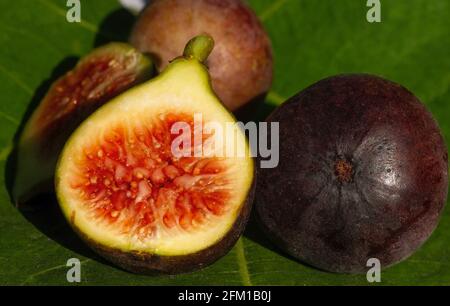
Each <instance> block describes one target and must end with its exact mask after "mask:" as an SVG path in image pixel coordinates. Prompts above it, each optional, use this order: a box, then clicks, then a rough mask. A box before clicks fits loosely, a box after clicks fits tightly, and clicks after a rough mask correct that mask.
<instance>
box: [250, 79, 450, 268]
mask: <svg viewBox="0 0 450 306" xmlns="http://www.w3.org/2000/svg"><path fill="white" fill-rule="evenodd" d="M268 121H270V122H279V123H280V135H279V137H280V162H279V166H278V167H277V168H275V169H261V170H260V171H259V172H258V186H257V195H258V196H257V201H256V203H257V204H256V210H257V215H258V219H259V220H260V223H261V225H262V227H263V229H264V230H265V232H267V234H268V236H269V237H271V238H272V240H273V241H275V243H276V244H277V245H278V246H279V247H280V248H282V249H283V250H285V251H286V252H288V253H289V254H291V255H292V256H294V257H296V258H298V259H300V260H301V261H304V262H306V263H308V264H311V265H313V266H316V267H318V268H320V269H324V270H328V271H332V272H343V273H360V272H365V271H367V270H368V269H369V268H367V266H366V264H367V261H368V259H370V258H377V259H379V260H380V263H381V266H382V267H383V268H384V267H388V266H390V265H393V264H395V263H397V262H399V261H401V260H403V259H405V258H406V257H408V256H409V255H411V254H412V253H413V252H414V251H415V250H417V249H418V248H419V247H420V246H421V245H422V244H423V243H424V241H425V240H426V239H427V238H428V237H429V236H430V235H431V233H432V232H433V230H434V229H435V227H436V226H437V224H438V220H439V216H440V215H441V212H442V210H443V207H444V203H445V201H446V197H447V186H448V173H447V168H448V165H447V151H446V146H445V145H444V141H443V138H442V135H441V134H440V131H439V128H438V126H437V124H436V122H435V121H434V120H433V118H432V116H431V114H430V113H429V112H428V111H427V110H426V109H425V107H424V106H423V105H422V104H421V102H420V101H419V100H418V99H417V98H416V97H414V96H413V94H411V93H410V92H409V91H407V90H406V89H405V88H403V87H401V86H399V85H397V84H394V83H391V82H389V81H386V80H383V79H381V78H378V77H374V76H369V75H341V76H336V77H332V78H328V79H325V80H322V81H320V82H318V83H317V84H315V85H313V86H311V87H309V88H308V89H306V90H304V91H303V92H301V93H299V94H298V95H296V96H294V97H293V98H291V99H290V100H289V101H287V102H286V103H285V104H283V105H282V106H280V107H279V108H278V109H277V110H275V111H274V113H273V114H272V115H271V116H270V117H269V118H268ZM280 195H283V196H280Z"/></svg>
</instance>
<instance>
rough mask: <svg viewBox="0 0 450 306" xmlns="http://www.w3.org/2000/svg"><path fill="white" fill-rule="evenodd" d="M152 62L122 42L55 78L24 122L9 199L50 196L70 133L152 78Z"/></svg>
mask: <svg viewBox="0 0 450 306" xmlns="http://www.w3.org/2000/svg"><path fill="white" fill-rule="evenodd" d="M151 72H152V65H151V62H150V61H149V60H148V59H147V58H146V57H144V56H143V55H142V54H141V53H139V52H138V51H137V50H135V49H134V48H132V47H131V46H129V45H127V44H123V43H110V44H108V45H106V46H103V47H100V48H98V49H96V50H94V51H93V52H92V53H90V54H89V55H87V56H85V57H84V58H83V59H81V60H80V62H79V63H78V64H77V66H76V67H75V68H74V69H73V70H72V71H70V72H68V73H67V74H66V75H64V76H63V77H61V78H60V79H58V80H57V81H56V82H55V83H54V84H53V85H52V86H51V88H50V90H49V92H48V93H47V95H46V96H45V98H44V99H43V100H42V102H41V103H40V104H39V106H38V107H37V109H36V110H35V111H34V113H33V114H32V116H31V118H30V120H29V121H28V122H27V124H26V126H25V128H24V130H23V133H22V135H21V138H20V141H19V147H18V165H17V174H16V178H15V183H14V190H13V196H14V198H15V200H16V202H19V203H21V202H24V201H26V200H28V199H29V198H31V197H32V196H34V195H36V194H38V193H41V192H48V191H51V188H52V186H53V184H52V181H53V175H54V172H55V166H56V162H57V159H58V156H59V154H60V152H61V150H62V147H63V146H64V143H65V142H66V140H67V139H68V138H69V136H70V134H71V133H72V132H73V131H74V129H75V128H76V127H77V126H78V125H79V124H80V123H81V122H82V121H83V119H85V118H86V117H87V116H88V115H89V114H91V113H92V112H93V111H94V110H95V109H97V108H98V107H99V106H100V105H102V104H103V103H105V102H106V101H108V100H109V99H111V98H112V97H114V96H116V95H118V94H120V93H121V92H123V91H125V90H126V89H128V88H130V87H132V86H133V85H136V84H138V83H140V82H142V81H144V80H146V79H147V78H149V77H150V76H151Z"/></svg>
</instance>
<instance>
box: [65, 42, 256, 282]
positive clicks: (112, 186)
mask: <svg viewBox="0 0 450 306" xmlns="http://www.w3.org/2000/svg"><path fill="white" fill-rule="evenodd" d="M212 44H213V43H212V39H211V38H210V37H208V36H200V37H196V38H195V39H193V40H192V41H191V42H190V43H189V44H188V46H187V47H186V51H185V54H184V57H181V58H178V59H176V60H174V61H173V62H172V63H171V64H170V65H169V67H168V68H167V69H166V70H165V71H164V72H163V73H162V74H161V75H159V76H158V77H156V78H154V79H152V80H151V81H148V82H147V83H145V84H143V85H140V86H138V87H135V88H133V89H131V90H129V91H127V92H126V93H125V94H123V95H121V96H119V97H117V98H115V99H114V100H112V101H111V102H109V103H108V104H106V105H104V106H103V107H101V108H100V109H99V110H98V111H97V112H95V113H94V114H93V115H92V116H90V117H89V118H88V119H87V120H86V121H85V122H84V123H83V124H82V125H81V126H80V127H79V128H78V129H77V130H76V131H75V133H74V134H73V135H72V136H71V138H70V139H69V141H68V142H67V144H66V146H65V148H64V150H63V153H62V155H61V158H60V161H59V164H58V167H57V172H56V190H57V197H58V200H59V203H60V206H61V208H62V210H63V212H64V214H65V216H66V218H67V219H68V221H69V222H70V224H71V226H72V227H73V228H74V229H75V231H76V232H77V233H78V234H79V235H80V236H81V237H82V238H83V239H84V240H85V241H86V242H87V243H88V244H89V245H90V246H91V247H92V248H93V249H94V250H95V251H96V252H98V253H99V254H100V255H102V256H104V257H105V258H107V259H108V260H110V261H111V262H113V263H115V264H117V265H118V266H120V267H122V268H124V269H126V270H129V271H132V272H135V273H144V274H148V273H153V272H155V271H159V272H165V273H179V272H186V271H192V270H195V269H199V268H201V267H204V266H206V265H208V264H211V263H212V262H214V261H216V260H217V259H218V258H220V257H221V256H223V255H224V254H226V253H227V252H228V251H229V250H230V249H231V247H232V246H233V245H234V243H235V242H236V241H237V239H238V238H239V236H240V235H241V233H242V231H243V229H244V226H245V224H246V222H247V219H248V215H249V212H250V208H251V203H252V199H253V186H254V165H253V160H252V158H251V157H249V155H248V154H245V155H235V154H232V155H229V154H225V155H220V154H214V152H219V151H216V150H219V149H220V148H221V147H222V148H223V147H224V146H227V149H231V150H230V151H234V150H244V151H248V150H249V146H248V142H247V140H246V138H245V135H244V133H243V132H242V131H241V130H238V129H226V128H225V126H226V125H227V124H229V123H234V122H235V119H234V118H233V116H232V115H231V114H230V113H229V112H228V111H227V110H226V109H225V108H224V107H223V106H222V104H221V103H220V101H219V100H218V98H217V97H216V96H215V94H214V92H213V91H212V89H211V86H210V82H209V76H208V71H207V69H206V68H205V66H203V65H202V64H201V62H202V61H203V60H205V59H206V57H207V55H208V54H209V52H210V51H211V50H212ZM199 116H200V117H201V118H202V121H199V120H198V119H197V118H198V117H199ZM208 123H214V124H215V125H219V126H221V127H223V131H224V134H222V136H220V135H219V132H218V130H214V131H212V132H211V131H210V132H208V133H206V132H205V131H206V129H205V131H201V129H203V127H206V125H207V124H208ZM177 124H184V126H185V127H187V126H188V127H192V128H189V129H188V130H187V132H186V131H185V133H179V132H176V131H177V127H176V125H177ZM174 131H175V133H174ZM216 132H217V133H216ZM180 137H181V138H180ZM196 137H199V139H202V142H201V143H200V144H199V143H198V142H195V141H194V140H193V142H192V143H193V144H194V145H192V146H189V147H188V146H183V150H184V151H183V152H184V155H183V156H180V155H178V154H176V151H174V148H176V147H178V146H177V145H175V144H176V143H177V142H176V141H177V139H178V140H179V139H185V140H186V139H189V140H191V139H195V138H196ZM218 139H221V140H225V141H222V142H219V141H218ZM228 140H233V141H228ZM199 146H200V147H201V148H202V149H203V150H204V151H203V153H204V154H193V153H195V152H198V149H199ZM208 148H209V149H210V150H205V149H208ZM186 149H187V150H186ZM206 151H208V152H210V154H207V153H206ZM230 151H228V152H230ZM186 153H188V154H186ZM191 153H192V154H191Z"/></svg>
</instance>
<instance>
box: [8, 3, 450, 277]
mask: <svg viewBox="0 0 450 306" xmlns="http://www.w3.org/2000/svg"><path fill="white" fill-rule="evenodd" d="M66 2H67V1H65V0H35V1H29V0H15V1H1V2H0V46H1V48H0V93H1V94H2V98H1V103H0V170H1V173H2V175H1V176H0V233H1V239H0V285H21V284H23V285H71V283H68V281H67V278H66V274H67V272H68V270H69V268H70V267H68V266H67V265H66V264H67V261H68V260H69V259H70V258H78V259H79V260H80V262H81V284H82V285H97V284H98V285H368V284H369V283H368V281H367V279H366V275H338V274H331V273H327V272H323V271H319V270H317V269H314V268H312V267H309V266H306V265H303V264H301V263H299V262H297V261H295V260H293V259H292V258H290V257H289V256H286V255H284V254H283V253H282V252H280V251H279V250H278V249H277V248H275V247H274V246H273V245H272V244H271V243H270V242H269V241H267V239H266V238H265V237H264V236H263V235H262V234H261V232H260V231H259V230H258V228H257V227H256V226H255V225H254V224H253V222H251V223H250V225H249V226H248V229H247V231H246V234H245V235H244V237H242V238H241V239H240V240H239V242H238V243H237V245H236V246H235V247H234V249H233V250H232V251H231V252H230V253H229V254H228V255H227V256H225V257H224V258H222V259H221V260H219V261H218V262H217V263H215V264H214V265H212V266H210V267H208V268H206V269H204V270H202V271H198V272H194V273H190V274H183V275H177V276H155V277H149V276H140V275H133V274H130V273H127V272H125V271H122V270H120V269H118V268H116V267H114V266H112V265H110V264H108V263H107V262H105V261H104V260H102V259H100V258H99V257H97V256H96V255H94V254H93V253H92V252H91V251H90V250H89V249H88V248H87V247H86V246H85V245H84V244H83V243H82V242H81V241H80V240H79V239H78V238H77V237H76V236H75V234H74V233H73V232H72V231H71V230H70V228H68V226H67V225H66V223H65V222H64V220H63V218H62V216H61V214H60V212H59V209H58V208H57V206H56V205H55V203H54V201H53V200H52V198H51V197H48V198H47V197H45V198H43V199H40V200H37V201H38V202H40V203H36V204H37V205H36V207H32V208H30V209H28V210H27V209H24V210H22V211H19V210H18V209H17V208H16V207H15V205H14V203H12V201H11V197H10V190H11V183H12V182H11V181H12V176H13V173H14V171H15V169H14V142H15V140H16V139H17V133H18V132H19V131H20V128H21V127H22V126H23V123H24V120H26V118H27V116H29V114H30V111H31V110H33V108H34V107H35V106H36V104H37V103H38V102H39V101H40V99H41V98H42V97H43V95H44V94H45V92H46V90H47V89H48V86H49V85H50V83H51V81H53V80H55V78H57V77H58V76H61V75H62V74H63V73H64V72H66V71H67V70H68V69H70V68H71V67H72V66H73V65H74V64H75V62H76V59H77V58H79V57H80V56H82V55H84V54H87V53H88V52H89V51H90V50H92V48H93V47H95V46H98V45H101V44H103V43H106V42H109V41H112V40H119V41H124V40H126V39H127V35H128V31H129V30H130V27H131V26H132V23H133V20H134V18H135V17H134V16H133V15H132V14H130V13H128V12H127V11H126V10H124V9H122V8H121V6H120V4H119V3H118V1H116V0H102V1H85V0H82V1H81V22H80V23H69V22H67V20H66V14H67V11H68V9H69V8H68V7H66ZM248 2H249V4H250V5H251V6H252V7H253V8H254V9H255V11H256V12H257V14H258V15H259V16H260V18H261V20H262V22H263V23H264V25H265V27H266V29H267V31H268V32H269V34H270V36H271V38H272V43H273V48H274V56H275V64H276V66H275V67H276V68H275V77H274V85H273V89H272V91H271V92H270V93H269V94H268V96H267V98H266V102H265V104H263V105H261V106H260V107H259V108H258V110H257V111H254V113H253V116H254V117H253V119H254V120H262V119H263V118H264V117H265V116H266V115H267V113H268V112H269V111H270V110H271V109H272V108H273V107H274V106H275V105H278V104H281V103H282V102H284V101H285V100H286V99H287V98H289V97H290V96H291V95H293V94H295V93H297V92H298V91H300V90H302V89H304V88H305V87H306V86H308V85H310V84H312V83H314V82H316V81H318V80H320V79H322V78H324V77H327V76H330V75H333V74H338V73H350V72H367V73H372V74H378V75H381V76H383V77H386V78H388V79H390V80H393V81H396V82H398V83H400V84H402V85H404V86H405V87H407V88H408V89H410V90H411V91H412V92H414V93H415V94H416V95H417V96H418V97H419V98H420V99H421V100H422V101H423V102H424V103H425V104H426V105H427V107H428V108H429V109H430V110H431V111H432V113H433V114H434V115H435V117H436V119H437V120H438V122H439V124H440V127H441V128H442V130H443V133H444V135H445V137H446V141H447V143H448V144H449V143H450V120H449V118H450V103H449V101H450V57H449V56H448V52H449V50H450V39H449V36H450V19H449V18H448V12H449V11H450V2H449V1H446V0H433V1H426V0H396V1H381V3H382V7H381V22H380V23H369V22H368V21H367V19H366V14H367V11H368V10H369V8H368V7H367V6H366V1H363V0H361V1H354V0H340V1H335V0H321V1H317V0H251V1H248ZM47 202H51V203H47ZM41 204H42V205H41ZM381 281H382V282H381V284H382V285H450V206H449V205H447V207H446V210H445V211H444V214H443V216H442V219H441V222H440V224H439V226H438V228H437V229H436V231H435V232H434V234H433V235H432V237H431V238H430V239H429V240H428V241H427V242H426V243H425V245H424V246H423V247H422V248H421V249H420V250H419V251H418V252H416V253H415V254H414V255H413V256H412V257H410V258H409V259H407V260H405V261H404V262H402V263H400V264H398V265H396V266H393V267H391V268H389V269H387V270H385V271H383V272H382V275H381Z"/></svg>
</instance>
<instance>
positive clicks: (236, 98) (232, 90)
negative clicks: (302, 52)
mask: <svg viewBox="0 0 450 306" xmlns="http://www.w3.org/2000/svg"><path fill="white" fill-rule="evenodd" d="M204 33H207V34H209V35H211V36H212V37H213V38H214V40H215V42H216V47H215V49H214V51H213V52H212V54H211V56H210V57H209V59H208V61H207V65H208V67H209V71H210V74H211V79H212V85H213V88H214V90H215V92H216V93H217V95H218V96H219V98H220V99H221V100H222V102H223V103H224V104H225V106H226V107H227V108H228V109H229V110H231V111H236V110H237V109H239V108H241V107H242V106H244V105H245V104H246V103H248V102H249V101H251V100H255V98H257V97H259V96H261V95H263V94H264V93H266V92H267V91H268V90H269V88H270V86H271V83H272V74H273V62H272V49H271V44H270V40H269V37H268V36H267V34H266V32H265V31H264V29H263V27H262V25H261V23H260V22H259V20H258V18H257V16H256V15H255V14H254V12H253V11H252V10H251V9H250V8H249V7H248V6H247V5H245V4H244V3H243V2H242V1H240V0H156V1H151V2H150V4H149V5H148V6H147V7H146V8H145V9H144V11H143V12H142V13H141V15H140V17H139V18H138V20H137V22H136V24H135V26H134V29H133V30H132V33H131V36H130V42H131V44H132V45H134V46H135V47H136V48H138V49H139V50H141V51H142V52H148V53H150V54H152V55H154V56H155V58H156V64H157V68H158V70H159V71H161V70H163V69H164V68H165V67H166V66H167V65H168V64H169V60H171V59H173V58H174V57H175V56H177V55H179V54H180V53H181V52H182V51H183V48H184V44H185V42H186V41H187V40H189V39H190V38H191V37H193V36H195V35H199V34H204Z"/></svg>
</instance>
